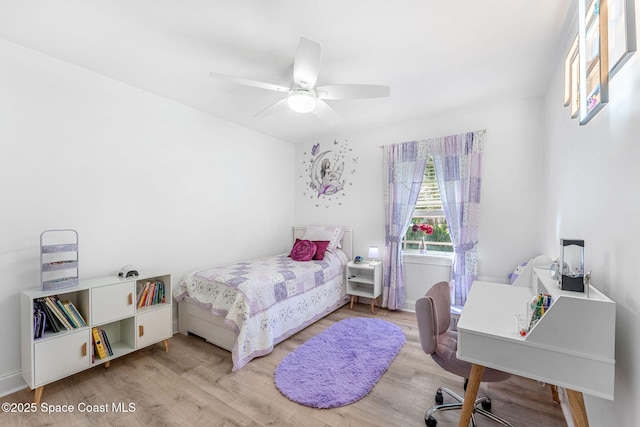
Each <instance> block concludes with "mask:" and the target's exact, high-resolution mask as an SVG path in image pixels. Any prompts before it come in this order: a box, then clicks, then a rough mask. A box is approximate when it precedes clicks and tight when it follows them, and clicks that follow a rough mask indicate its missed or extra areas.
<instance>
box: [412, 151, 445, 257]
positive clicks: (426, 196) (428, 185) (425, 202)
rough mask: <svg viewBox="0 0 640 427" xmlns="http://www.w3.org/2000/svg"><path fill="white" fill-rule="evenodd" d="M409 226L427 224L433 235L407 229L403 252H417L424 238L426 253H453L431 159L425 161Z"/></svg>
mask: <svg viewBox="0 0 640 427" xmlns="http://www.w3.org/2000/svg"><path fill="white" fill-rule="evenodd" d="M411 224H429V225H431V226H432V227H433V234H425V233H423V232H421V231H419V230H416V231H415V232H414V231H413V229H412V227H409V228H408V230H407V233H406V234H405V236H404V239H402V249H403V250H409V251H411V250H416V251H417V250H419V248H420V243H421V241H422V238H424V241H425V244H426V248H425V249H426V250H427V251H440V252H453V245H452V243H451V238H450V237H449V228H448V227H447V219H446V218H445V216H444V210H443V209H442V201H441V200H440V191H439V190H438V181H437V180H436V170H435V168H434V166H433V159H432V158H431V157H429V158H428V159H427V165H426V167H425V170H424V177H423V179H422V186H421V187H420V195H419V196H418V202H417V203H416V208H415V210H414V212H413V218H411Z"/></svg>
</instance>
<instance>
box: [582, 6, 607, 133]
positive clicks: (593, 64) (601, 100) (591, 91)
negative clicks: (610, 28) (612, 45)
mask: <svg viewBox="0 0 640 427" xmlns="http://www.w3.org/2000/svg"><path fill="white" fill-rule="evenodd" d="M607 6H608V2H607V1H603V2H600V0H579V1H578V35H579V41H578V50H579V52H580V54H579V55H578V56H579V58H580V81H579V88H580V91H579V93H580V100H579V102H580V114H579V117H580V124H581V125H586V124H587V123H589V121H590V120H591V119H592V118H593V117H594V116H595V115H596V114H598V112H599V111H600V110H601V109H602V108H603V107H604V106H605V105H606V103H607V102H609V49H608V47H609V43H608V41H607V39H608V32H607V24H608V7H607Z"/></svg>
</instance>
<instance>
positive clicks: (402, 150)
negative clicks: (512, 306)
mask: <svg viewBox="0 0 640 427" xmlns="http://www.w3.org/2000/svg"><path fill="white" fill-rule="evenodd" d="M383 149H384V155H383V157H384V185H385V240H386V251H385V262H384V264H383V266H384V270H383V289H382V306H383V307H387V308H389V309H390V310H397V309H401V308H404V303H405V280H404V266H403V262H402V238H403V236H404V234H405V233H406V231H407V227H409V223H410V222H411V216H412V215H413V210H414V208H415V205H416V202H417V201H418V194H419V192H420V186H421V185H422V176H423V174H424V168H425V165H426V161H427V151H428V150H427V145H426V142H425V141H421V142H417V141H413V142H405V143H402V144H392V145H387V146H385V147H383Z"/></svg>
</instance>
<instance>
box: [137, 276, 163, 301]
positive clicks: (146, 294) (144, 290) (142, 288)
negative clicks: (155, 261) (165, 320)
mask: <svg viewBox="0 0 640 427" xmlns="http://www.w3.org/2000/svg"><path fill="white" fill-rule="evenodd" d="M137 292H138V308H141V307H145V306H150V305H155V304H161V303H164V302H166V296H165V286H164V283H163V282H161V281H160V280H156V281H147V282H144V283H142V282H139V283H138V289H137Z"/></svg>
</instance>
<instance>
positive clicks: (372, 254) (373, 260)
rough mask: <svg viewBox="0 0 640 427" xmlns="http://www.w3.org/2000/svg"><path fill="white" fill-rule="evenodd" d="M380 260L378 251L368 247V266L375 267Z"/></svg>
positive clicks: (376, 248) (374, 247) (375, 247)
mask: <svg viewBox="0 0 640 427" xmlns="http://www.w3.org/2000/svg"><path fill="white" fill-rule="evenodd" d="M378 258H380V250H379V249H378V247H377V246H369V265H376V264H377V263H378V262H380V261H378Z"/></svg>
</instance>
